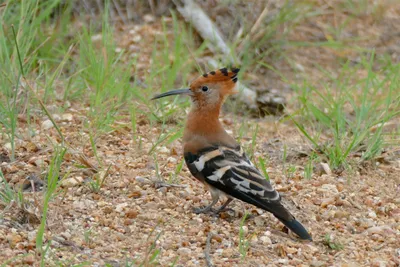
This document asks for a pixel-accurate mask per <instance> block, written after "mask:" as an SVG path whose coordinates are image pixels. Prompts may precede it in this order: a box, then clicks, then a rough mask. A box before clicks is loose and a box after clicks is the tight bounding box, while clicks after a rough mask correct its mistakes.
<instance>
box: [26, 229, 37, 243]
mask: <svg viewBox="0 0 400 267" xmlns="http://www.w3.org/2000/svg"><path fill="white" fill-rule="evenodd" d="M36 235H37V230H34V231H30V232H28V241H35V240H36Z"/></svg>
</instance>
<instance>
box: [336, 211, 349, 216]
mask: <svg viewBox="0 0 400 267" xmlns="http://www.w3.org/2000/svg"><path fill="white" fill-rule="evenodd" d="M349 215H350V214H349V213H348V212H347V211H343V210H337V211H335V215H334V217H335V218H348V217H349Z"/></svg>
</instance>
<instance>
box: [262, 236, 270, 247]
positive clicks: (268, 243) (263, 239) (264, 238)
mask: <svg viewBox="0 0 400 267" xmlns="http://www.w3.org/2000/svg"><path fill="white" fill-rule="evenodd" d="M260 240H261V242H262V243H263V244H264V245H271V244H272V241H271V238H269V237H268V236H265V235H263V236H262V237H260Z"/></svg>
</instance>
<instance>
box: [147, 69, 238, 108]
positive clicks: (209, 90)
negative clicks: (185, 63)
mask: <svg viewBox="0 0 400 267" xmlns="http://www.w3.org/2000/svg"><path fill="white" fill-rule="evenodd" d="M239 70H240V69H238V68H232V69H231V70H228V69H227V68H222V69H219V70H216V71H210V72H208V73H205V74H203V75H202V76H200V77H198V78H197V79H195V80H194V81H193V82H192V83H191V84H190V87H189V88H186V89H179V90H172V91H168V92H165V93H162V94H159V95H156V96H154V97H153V98H152V100H153V99H158V98H162V97H165V96H171V95H182V94H183V95H189V96H190V97H191V98H192V102H193V104H194V105H195V107H197V108H209V107H212V106H219V105H221V104H222V103H223V102H224V100H225V99H226V97H227V96H229V95H232V94H236V93H238V90H237V88H236V82H237V79H238V78H237V74H238V72H239Z"/></svg>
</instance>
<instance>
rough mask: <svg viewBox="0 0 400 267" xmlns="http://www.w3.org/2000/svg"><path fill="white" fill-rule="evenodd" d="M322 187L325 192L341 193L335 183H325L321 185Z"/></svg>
mask: <svg viewBox="0 0 400 267" xmlns="http://www.w3.org/2000/svg"><path fill="white" fill-rule="evenodd" d="M321 189H322V190H323V191H325V192H330V193H334V194H337V193H339V191H338V190H337V187H336V185H334V184H323V185H322V186H321Z"/></svg>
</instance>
